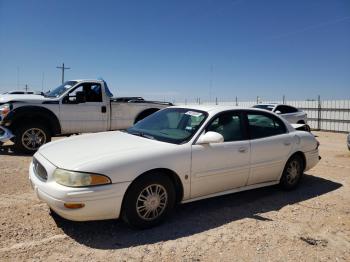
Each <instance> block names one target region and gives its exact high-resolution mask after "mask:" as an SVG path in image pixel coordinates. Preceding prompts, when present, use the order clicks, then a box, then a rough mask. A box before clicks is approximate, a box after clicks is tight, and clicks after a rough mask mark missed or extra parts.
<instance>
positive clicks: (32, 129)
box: [14, 123, 51, 154]
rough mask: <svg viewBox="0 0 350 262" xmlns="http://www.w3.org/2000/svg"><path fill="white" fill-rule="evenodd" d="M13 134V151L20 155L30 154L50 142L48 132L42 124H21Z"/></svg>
mask: <svg viewBox="0 0 350 262" xmlns="http://www.w3.org/2000/svg"><path fill="white" fill-rule="evenodd" d="M14 133H15V138H14V150H15V151H16V152H20V153H25V154H32V153H34V152H36V151H37V150H38V149H39V147H40V146H42V145H43V144H46V143H48V142H50V141H51V134H50V131H49V130H48V128H47V127H46V126H45V125H42V124H34V123H33V124H30V123H28V124H23V125H21V126H19V127H17V128H16V130H15V132H14Z"/></svg>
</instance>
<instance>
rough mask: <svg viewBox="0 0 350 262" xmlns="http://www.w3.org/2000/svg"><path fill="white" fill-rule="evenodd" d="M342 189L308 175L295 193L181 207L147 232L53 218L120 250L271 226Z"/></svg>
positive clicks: (77, 234) (81, 238)
mask: <svg viewBox="0 0 350 262" xmlns="http://www.w3.org/2000/svg"><path fill="white" fill-rule="evenodd" d="M341 186H342V184H339V183H336V182H333V181H330V180H327V179H324V178H320V177H316V176H311V175H305V176H304V177H303V180H302V183H301V184H300V186H299V187H298V189H296V190H292V191H282V190H281V189H279V187H278V186H271V187H266V188H260V189H255V190H250V191H245V192H240V193H236V194H230V195H226V196H221V197H216V198H211V199H206V200H201V201H197V202H192V203H188V204H184V205H179V206H177V207H176V208H175V210H174V212H173V214H172V215H171V216H170V217H168V218H167V220H166V221H165V223H163V224H162V225H160V226H158V227H155V228H152V229H147V230H135V229H130V228H129V227H128V226H127V225H126V224H124V223H122V222H121V221H119V220H105V221H91V222H72V221H68V220H65V219H63V218H61V217H59V216H58V215H52V217H53V219H54V220H55V222H56V224H57V226H58V227H60V228H61V229H62V230H63V231H64V232H65V233H66V234H67V235H68V236H70V237H71V238H73V239H74V240H76V241H77V242H78V243H80V244H83V245H86V246H89V247H92V248H97V249H119V248H127V247H132V246H138V245H145V244H152V243H156V242H161V241H167V240H173V239H177V238H181V237H186V236H190V235H193V234H197V233H200V232H203V231H206V230H209V229H212V228H216V227H220V226H222V225H224V224H227V223H230V222H233V221H237V220H240V219H244V218H251V219H256V220H259V221H264V222H266V223H268V222H269V221H271V219H269V218H265V217H264V216H263V215H262V213H265V212H269V211H278V210H280V209H281V208H283V207H285V206H287V205H291V204H295V203H298V202H301V201H304V200H308V199H311V198H314V197H318V196H320V195H323V194H326V193H328V192H331V191H334V190H336V189H338V188H340V187H341Z"/></svg>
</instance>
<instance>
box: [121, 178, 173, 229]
mask: <svg viewBox="0 0 350 262" xmlns="http://www.w3.org/2000/svg"><path fill="white" fill-rule="evenodd" d="M174 204H175V189H174V185H173V183H172V182H171V180H170V179H169V178H168V177H167V176H165V175H164V174H150V175H146V176H144V177H141V178H139V179H138V180H136V181H135V182H134V183H133V184H132V185H131V187H130V188H129V190H128V192H127V194H126V196H125V199H124V203H123V210H122V218H123V220H124V221H125V222H126V223H128V224H129V225H130V226H132V227H136V228H141V229H144V228H150V227H153V226H155V225H157V224H159V223H161V222H162V221H163V220H164V218H165V217H166V216H167V215H168V214H169V213H170V211H171V210H172V209H173V207H174Z"/></svg>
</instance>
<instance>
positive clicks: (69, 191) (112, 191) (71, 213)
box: [29, 153, 130, 221]
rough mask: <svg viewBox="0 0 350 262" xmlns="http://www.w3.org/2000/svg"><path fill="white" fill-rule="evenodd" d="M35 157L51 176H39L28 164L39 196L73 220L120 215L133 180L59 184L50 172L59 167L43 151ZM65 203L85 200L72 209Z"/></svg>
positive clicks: (108, 217) (101, 218)
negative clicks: (43, 177) (93, 185)
mask: <svg viewBox="0 0 350 262" xmlns="http://www.w3.org/2000/svg"><path fill="white" fill-rule="evenodd" d="M35 157H36V159H37V160H38V161H39V162H40V163H41V164H42V165H43V166H44V167H45V169H46V170H47V173H48V174H49V175H48V179H47V181H43V180H42V179H39V178H38V177H37V176H36V174H35V171H34V166H33V163H31V164H30V167H29V180H30V182H31V185H32V187H33V190H34V192H35V194H36V195H37V197H38V198H39V199H40V200H42V201H44V202H46V203H47V205H48V206H49V207H50V208H51V209H52V210H54V211H55V212H56V213H57V214H58V215H60V216H61V217H63V218H66V219H69V220H73V221H88V220H103V219H114V218H118V217H119V215H120V211H121V205H122V201H123V196H124V194H125V192H126V190H127V188H128V186H129V185H130V182H125V183H117V184H110V185H104V186H95V187H85V188H71V187H66V186H62V185H60V184H57V183H56V182H55V181H54V180H53V179H52V177H51V176H50V174H52V173H53V171H54V170H55V169H56V167H55V166H54V165H53V164H51V163H50V162H49V161H47V160H46V159H45V158H44V157H42V156H41V155H40V154H38V153H37V154H36V155H35ZM65 203H82V204H84V205H85V206H84V207H82V208H79V209H69V208H66V207H65V206H64V204H65Z"/></svg>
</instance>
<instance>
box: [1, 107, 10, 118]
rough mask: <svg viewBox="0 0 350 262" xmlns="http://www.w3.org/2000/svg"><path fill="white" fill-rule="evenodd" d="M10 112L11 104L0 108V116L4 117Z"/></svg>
mask: <svg viewBox="0 0 350 262" xmlns="http://www.w3.org/2000/svg"><path fill="white" fill-rule="evenodd" d="M11 110H12V104H3V105H1V106H0V115H1V116H2V117H5V116H6V115H7V114H8V113H10V111H11Z"/></svg>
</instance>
